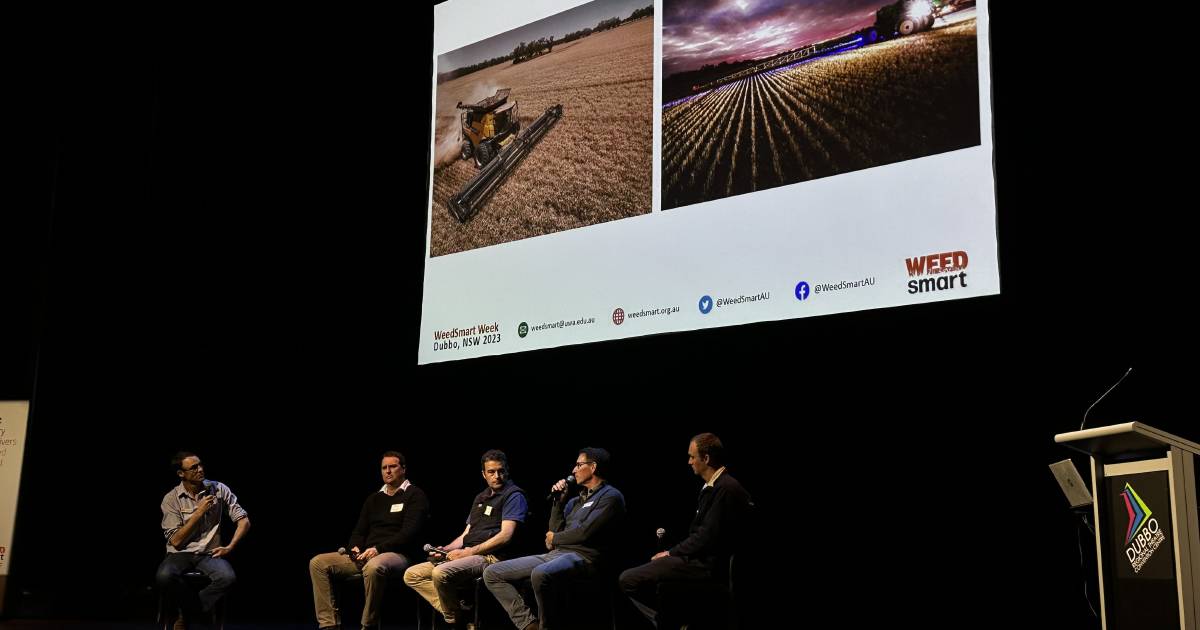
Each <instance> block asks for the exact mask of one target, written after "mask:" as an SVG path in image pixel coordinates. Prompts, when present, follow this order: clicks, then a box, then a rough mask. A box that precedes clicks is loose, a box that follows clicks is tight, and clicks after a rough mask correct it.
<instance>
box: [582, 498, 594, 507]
mask: <svg viewBox="0 0 1200 630" xmlns="http://www.w3.org/2000/svg"><path fill="white" fill-rule="evenodd" d="M595 502H596V500H595V499H592V500H591V501H588V502H587V503H584V504H583V507H592V504H593V503H595Z"/></svg>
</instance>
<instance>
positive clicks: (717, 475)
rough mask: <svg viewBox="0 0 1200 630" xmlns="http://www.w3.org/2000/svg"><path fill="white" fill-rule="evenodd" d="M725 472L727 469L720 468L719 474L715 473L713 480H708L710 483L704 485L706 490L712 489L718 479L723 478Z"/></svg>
mask: <svg viewBox="0 0 1200 630" xmlns="http://www.w3.org/2000/svg"><path fill="white" fill-rule="evenodd" d="M723 472H725V467H724V466H722V467H720V468H718V469H717V472H715V473H713V476H712V479H709V480H708V483H706V484H704V487H705V488H711V487H713V483H715V482H716V481H717V477H720V476H721V473H723Z"/></svg>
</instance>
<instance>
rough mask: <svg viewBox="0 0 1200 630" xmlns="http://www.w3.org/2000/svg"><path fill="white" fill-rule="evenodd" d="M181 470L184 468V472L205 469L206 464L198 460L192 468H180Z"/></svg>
mask: <svg viewBox="0 0 1200 630" xmlns="http://www.w3.org/2000/svg"><path fill="white" fill-rule="evenodd" d="M179 470H182V471H183V472H192V471H194V470H204V464H201V463H200V462H196V465H195V466H192V467H191V468H180V469H179Z"/></svg>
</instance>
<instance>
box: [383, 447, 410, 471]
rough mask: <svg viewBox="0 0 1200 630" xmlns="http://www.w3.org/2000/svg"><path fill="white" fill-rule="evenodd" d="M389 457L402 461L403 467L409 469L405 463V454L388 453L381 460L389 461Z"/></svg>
mask: <svg viewBox="0 0 1200 630" xmlns="http://www.w3.org/2000/svg"><path fill="white" fill-rule="evenodd" d="M389 457H395V458H396V459H398V460H400V465H401V466H404V467H405V468H408V464H406V463H404V453H401V452H400V451H388V452H386V453H384V454H383V457H381V458H380V459H387V458H389Z"/></svg>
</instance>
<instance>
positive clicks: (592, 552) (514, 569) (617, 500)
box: [483, 447, 625, 630]
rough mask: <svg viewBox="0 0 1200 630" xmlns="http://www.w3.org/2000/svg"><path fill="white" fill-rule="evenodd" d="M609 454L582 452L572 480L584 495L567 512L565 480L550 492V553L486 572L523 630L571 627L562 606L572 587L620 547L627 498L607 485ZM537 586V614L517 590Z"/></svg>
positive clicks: (491, 586) (500, 564)
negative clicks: (529, 584) (523, 582)
mask: <svg viewBox="0 0 1200 630" xmlns="http://www.w3.org/2000/svg"><path fill="white" fill-rule="evenodd" d="M608 462H609V457H608V451H606V450H604V449H602V448H590V447H589V448H582V449H579V454H578V456H577V457H576V459H575V470H574V472H573V473H572V476H573V477H574V478H575V482H576V483H577V484H579V486H580V487H581V488H582V490H581V491H580V493H579V496H577V497H574V498H572V499H571V500H570V501H567V502H566V506H565V507H564V506H563V499H565V498H566V487H567V483H566V480H565V479H564V480H560V481H559V482H558V483H556V484H554V486H553V487H551V488H550V491H551V492H552V493H556V494H557V496H558V498H557V499H556V500H555V501H554V505H553V507H552V508H551V512H550V530H549V531H547V532H546V549H548V550H549V553H544V554H541V555H536V556H525V557H523V558H515V559H513V560H506V561H504V562H497V563H496V564H493V565H491V566H489V567H488V568H486V569H484V571H483V583H484V584H486V585H487V587H488V590H489V591H491V592H492V595H495V596H496V599H497V601H499V602H500V605H501V606H503V607H504V610H505V611H507V612H508V616H509V618H510V619H512V622H513V624H514V625H515V626H517V628H518V629H519V630H552V629H554V628H565V627H567V623H568V622H567V621H566V620H565V619H564V617H565V615H564V611H562V610H561V609H562V600H563V599H564V596H565V590H564V589H565V588H566V586H567V585H568V583H569V582H571V581H572V580H574V579H577V578H580V577H588V576H591V575H594V574H595V573H596V572H597V570H598V568H597V565H599V564H600V563H601V562H602V561H603V556H604V555H605V552H606V551H608V550H609V549H610V548H611V547H612V546H614V545H615V544H616V543H617V540H616V535H617V533H618V523H619V522H620V520H621V519H622V518H623V517H624V516H625V497H624V496H623V495H622V494H621V493H620V491H618V490H617V489H616V488H614V487H612V486H611V485H609V484H608V483H606V482H605V481H604V476H605V475H607V474H608ZM526 578H528V579H529V580H530V581H531V582H532V583H533V594H534V597H535V598H536V599H537V607H538V612H537V614H536V615H535V614H534V613H533V611H531V610H530V609H529V607H528V606H526V605H525V601H524V599H522V598H521V593H520V591H518V590H517V588H516V584H517V583H518V582H520V581H521V580H524V579H526Z"/></svg>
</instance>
